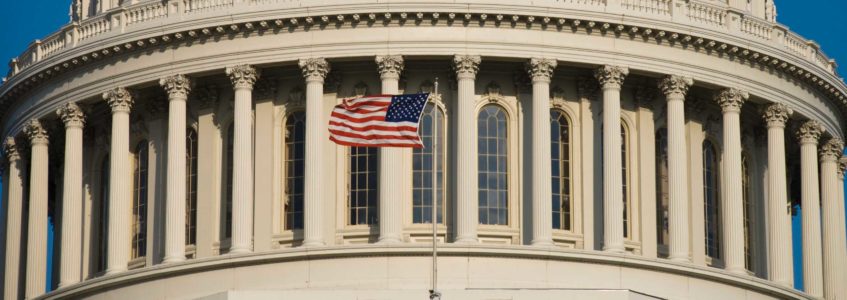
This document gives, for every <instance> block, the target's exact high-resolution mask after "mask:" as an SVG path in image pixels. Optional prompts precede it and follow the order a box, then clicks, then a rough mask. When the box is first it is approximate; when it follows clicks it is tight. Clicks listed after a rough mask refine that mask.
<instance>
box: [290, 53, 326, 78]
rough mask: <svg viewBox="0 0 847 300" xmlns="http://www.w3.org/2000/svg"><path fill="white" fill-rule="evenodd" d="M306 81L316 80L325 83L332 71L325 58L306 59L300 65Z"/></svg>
mask: <svg viewBox="0 0 847 300" xmlns="http://www.w3.org/2000/svg"><path fill="white" fill-rule="evenodd" d="M297 65H298V66H300V70H301V71H302V72H303V78H305V79H306V81H310V80H316V81H321V82H323V81H324V79H326V76H327V74H329V71H330V70H331V68H330V66H329V62H327V61H326V59H324V58H304V59H301V60H300V61H299V62H298V63H297Z"/></svg>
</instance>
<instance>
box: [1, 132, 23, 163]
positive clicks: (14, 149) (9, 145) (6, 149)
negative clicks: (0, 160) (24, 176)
mask: <svg viewBox="0 0 847 300" xmlns="http://www.w3.org/2000/svg"><path fill="white" fill-rule="evenodd" d="M18 150H19V149H18V145H17V143H15V138H13V137H11V136H10V137H6V141H5V142H4V143H3V153H5V154H6V159H8V161H9V162H10V163H11V162H14V161H16V160H19V159H21V153H20V151H18Z"/></svg>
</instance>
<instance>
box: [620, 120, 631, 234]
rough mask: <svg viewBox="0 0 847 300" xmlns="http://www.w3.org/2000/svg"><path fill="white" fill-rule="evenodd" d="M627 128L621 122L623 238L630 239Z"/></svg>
mask: <svg viewBox="0 0 847 300" xmlns="http://www.w3.org/2000/svg"><path fill="white" fill-rule="evenodd" d="M628 137H629V128H627V127H626V125H624V122H621V187H622V189H623V192H622V194H621V200H622V201H623V237H624V238H632V232H631V231H632V217H631V214H632V201H630V197H629V187H630V185H629V180H630V176H629V169H630V168H629V138H628Z"/></svg>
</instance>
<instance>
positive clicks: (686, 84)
mask: <svg viewBox="0 0 847 300" xmlns="http://www.w3.org/2000/svg"><path fill="white" fill-rule="evenodd" d="M692 85H694V79H692V78H691V77H687V76H679V75H668V76H665V78H662V79H660V80H659V89H660V90H662V93H664V94H665V96H666V97H670V96H674V95H675V96H678V99H682V100H683V101H684V100H685V94H687V93H688V89H689V88H690V87H691V86H692Z"/></svg>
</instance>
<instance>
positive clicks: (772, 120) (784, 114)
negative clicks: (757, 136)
mask: <svg viewBox="0 0 847 300" xmlns="http://www.w3.org/2000/svg"><path fill="white" fill-rule="evenodd" d="M793 113H794V111H793V110H791V109H790V108H788V106H786V105H785V104H782V103H774V104H771V105H768V107H767V108H766V109H765V113H764V114H763V115H762V118H763V119H764V120H765V123H767V124H768V127H785V123H786V122H788V118H789V117H791V115H792V114H793Z"/></svg>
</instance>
